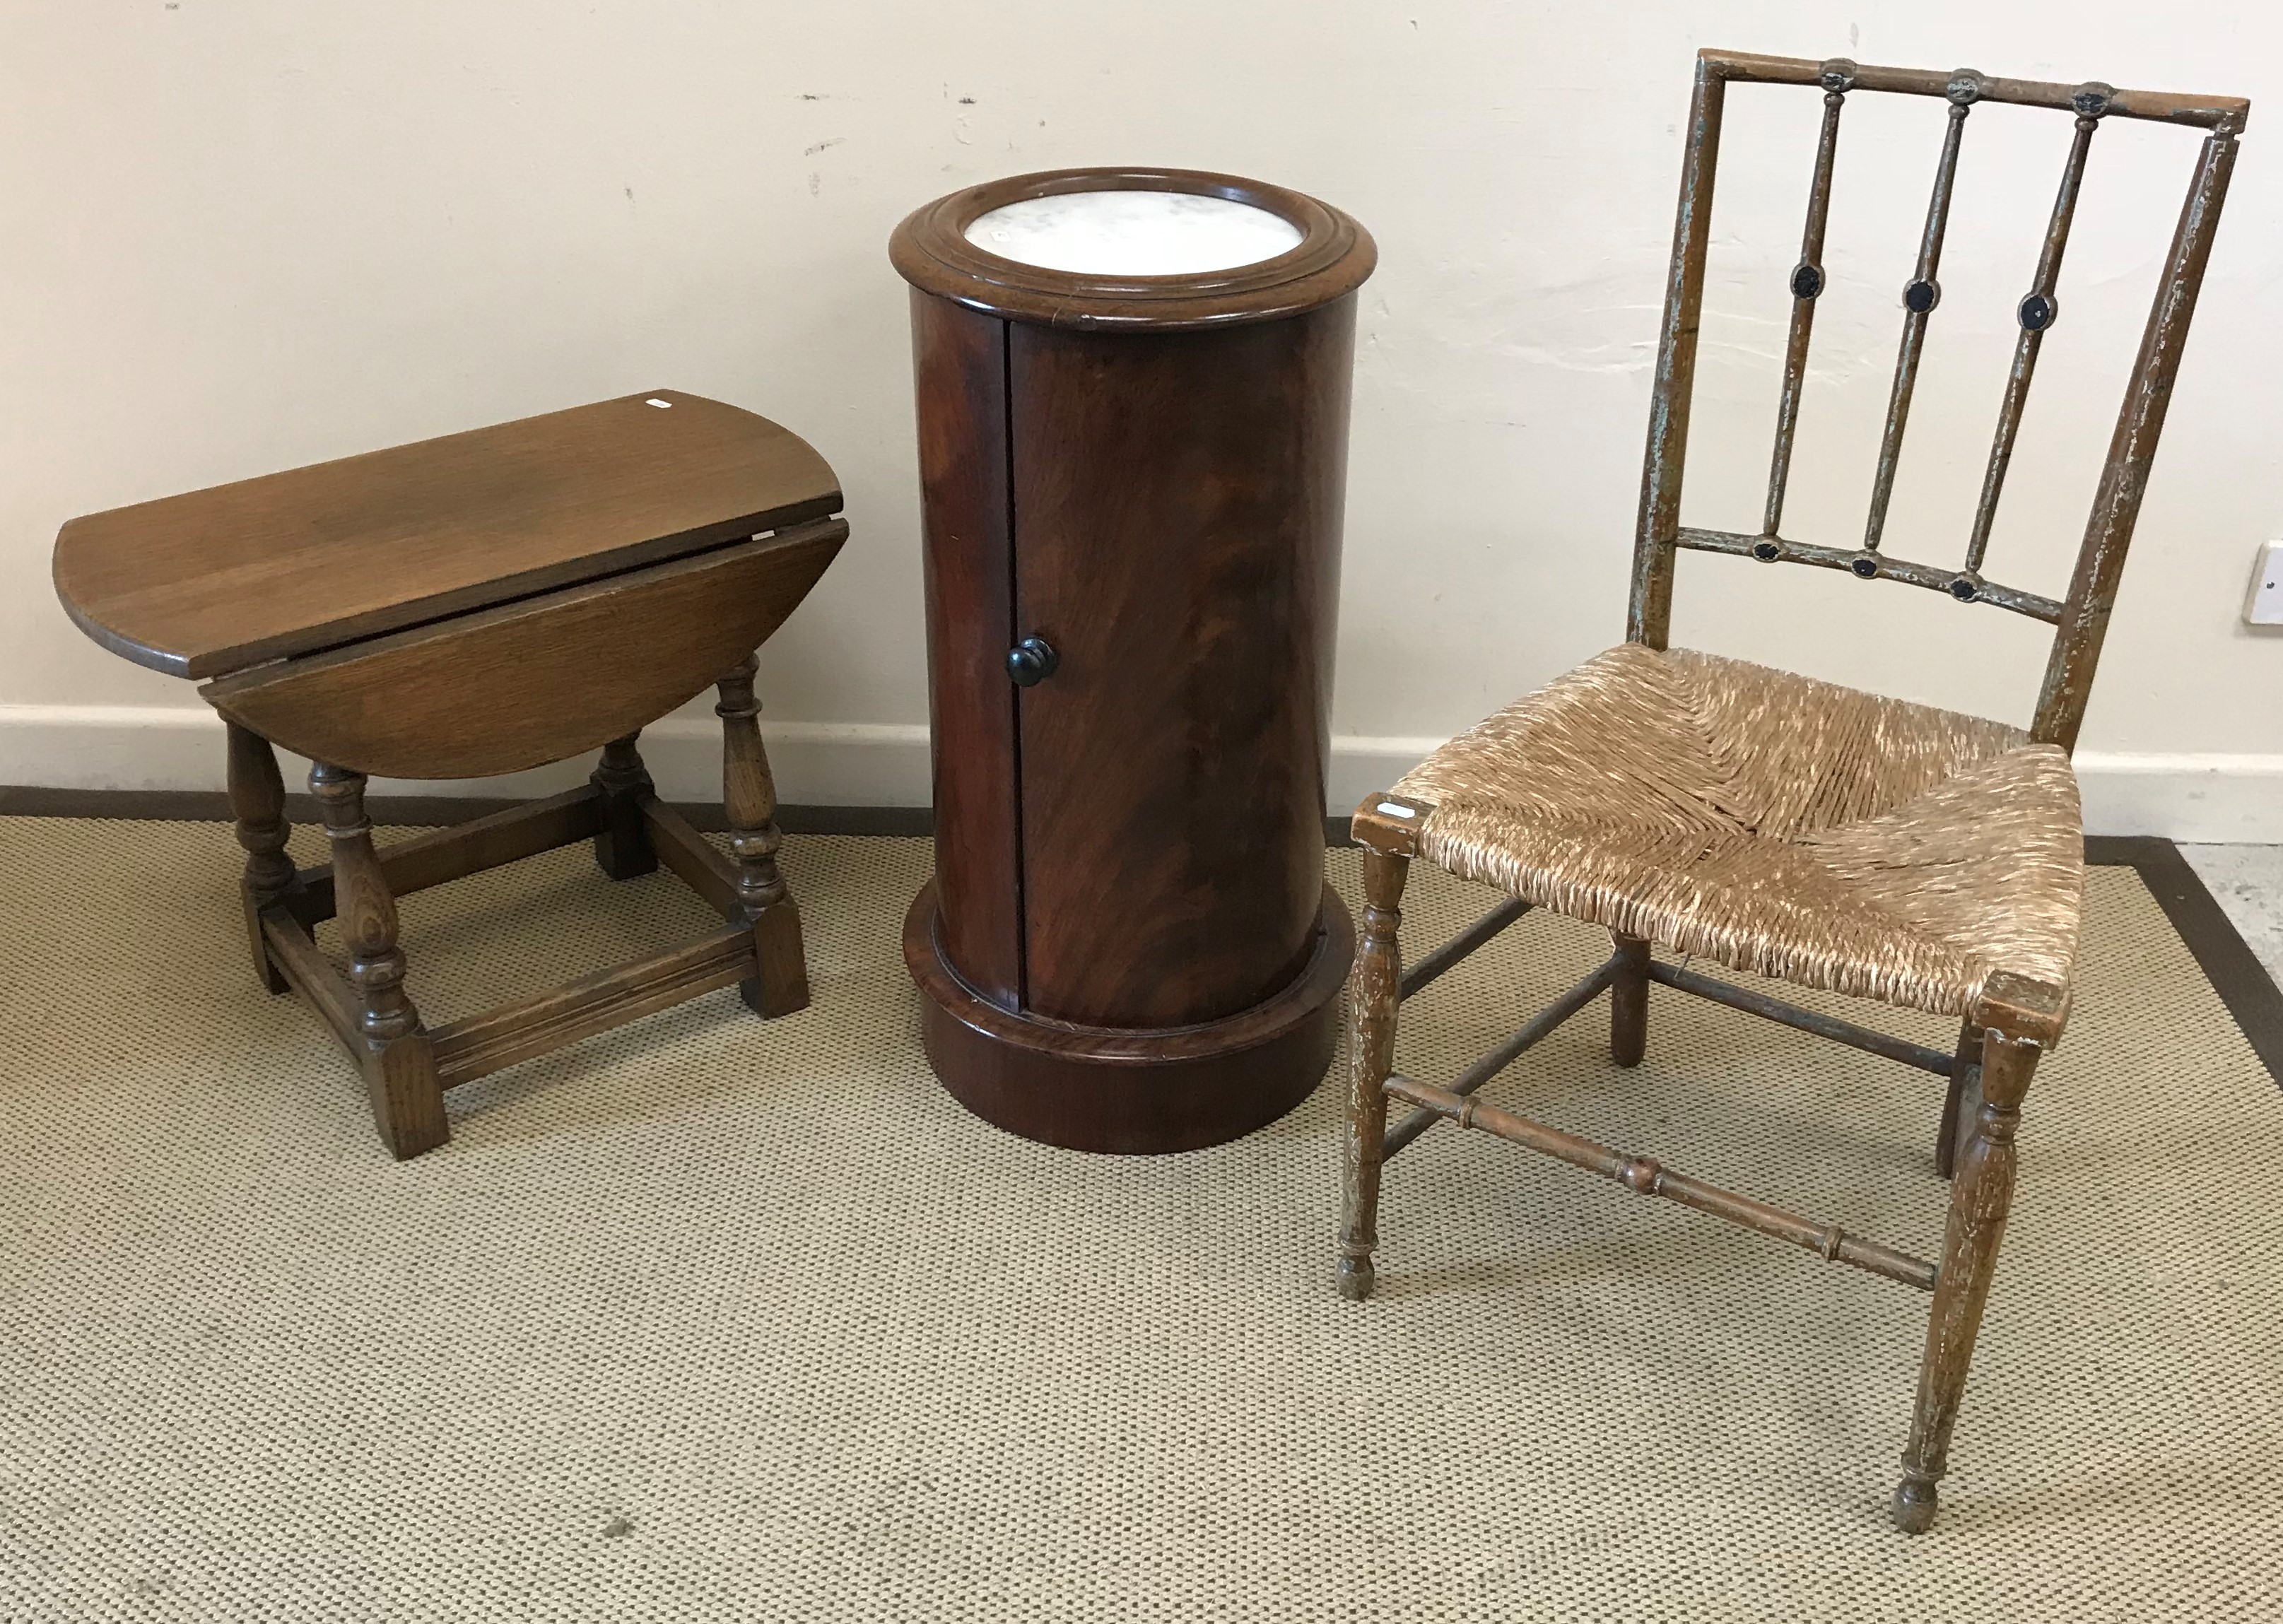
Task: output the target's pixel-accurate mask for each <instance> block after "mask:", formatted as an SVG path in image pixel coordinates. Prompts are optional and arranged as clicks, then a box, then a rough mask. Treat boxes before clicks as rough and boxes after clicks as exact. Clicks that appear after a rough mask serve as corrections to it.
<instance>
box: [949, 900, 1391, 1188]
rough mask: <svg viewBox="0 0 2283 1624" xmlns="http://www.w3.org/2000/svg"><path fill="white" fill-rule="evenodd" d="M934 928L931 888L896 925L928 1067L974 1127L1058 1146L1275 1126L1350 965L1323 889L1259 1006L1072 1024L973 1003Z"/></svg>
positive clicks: (1348, 930) (1308, 1078) (1151, 1150)
mask: <svg viewBox="0 0 2283 1624" xmlns="http://www.w3.org/2000/svg"><path fill="white" fill-rule="evenodd" d="M935 921H936V897H935V885H934V883H933V882H929V884H928V885H927V887H926V888H925V889H924V890H922V891H921V892H920V894H919V895H918V896H917V897H915V898H913V900H912V906H911V912H910V913H908V914H907V915H905V918H904V963H905V965H906V967H908V968H909V969H910V971H911V974H912V979H913V980H914V981H915V982H916V983H919V989H920V991H921V992H923V993H924V994H925V995H926V998H927V1004H926V1008H925V1011H924V1017H923V1020H924V1024H923V1036H924V1037H925V1041H926V1045H927V1057H928V1063H929V1064H930V1065H931V1066H932V1067H934V1068H935V1075H936V1076H937V1077H938V1078H939V1079H940V1080H941V1081H942V1083H943V1085H944V1087H945V1088H946V1089H947V1090H949V1091H950V1092H951V1096H952V1098H953V1099H954V1100H958V1101H959V1102H960V1104H962V1105H963V1106H965V1107H967V1108H968V1109H969V1110H970V1111H972V1112H974V1113H975V1114H976V1115H978V1116H980V1117H981V1118H983V1120H984V1121H986V1122H987V1123H992V1124H993V1125H994V1126H997V1127H1001V1128H1004V1129H1006V1130H1007V1131H1009V1132H1010V1133H1019V1134H1021V1135H1022V1136H1023V1137H1024V1138H1026V1139H1037V1140H1039V1141H1040V1142H1041V1143H1043V1144H1048V1145H1060V1146H1064V1147H1065V1148H1067V1149H1070V1150H1095V1151H1112V1152H1118V1153H1121V1154H1161V1153H1164V1152H1166V1151H1175V1150H1200V1149H1203V1148H1204V1146H1208V1145H1220V1144H1226V1143H1227V1141H1228V1140H1230V1139H1235V1138H1243V1136H1244V1135H1245V1134H1248V1133H1250V1132H1251V1131H1253V1130H1254V1129H1255V1128H1258V1127H1263V1126H1265V1125H1266V1124H1267V1123H1273V1122H1274V1121H1275V1120H1276V1119H1277V1118H1278V1117H1280V1116H1282V1115H1284V1113H1286V1112H1287V1111H1289V1110H1290V1109H1291V1108H1292V1107H1294V1106H1296V1105H1297V1104H1299V1103H1300V1101H1302V1100H1305V1099H1306V1098H1307V1097H1308V1096H1309V1094H1311V1093H1312V1092H1314V1090H1315V1087H1316V1084H1318V1083H1319V1082H1321V1081H1322V1079H1323V1076H1324V1068H1326V1067H1327V1066H1329V1065H1330V1064H1331V1060H1332V1049H1333V1046H1334V1044H1335V1042H1336V1039H1337V1037H1338V1035H1339V1034H1338V1029H1337V1022H1338V1019H1339V992H1340V987H1341V984H1342V983H1344V982H1345V981H1346V980H1347V975H1348V966H1349V964H1350V963H1351V962H1352V960H1353V959H1354V958H1355V928H1354V926H1353V925H1352V924H1351V923H1350V922H1349V921H1348V911H1347V908H1346V906H1345V905H1344V904H1342V903H1341V901H1340V899H1339V897H1337V896H1336V895H1335V894H1334V893H1333V891H1332V890H1331V888H1330V887H1329V886H1326V887H1325V888H1324V905H1323V911H1322V913H1321V914H1319V915H1318V922H1317V928H1316V951H1315V953H1314V955H1313V957H1312V958H1311V959H1310V960H1308V962H1307V964H1306V966H1305V967H1304V968H1303V969H1302V970H1301V972H1300V974H1299V975H1297V976H1295V977H1294V978H1293V980H1292V983H1291V984H1290V985H1289V986H1287V987H1286V988H1285V989H1284V990H1283V991H1282V992H1279V993H1277V994H1276V995H1275V996H1274V998H1269V999H1267V1000H1266V1002H1263V1003H1259V1004H1256V1005H1254V1006H1252V1007H1251V1008H1250V1009H1246V1010H1241V1011H1239V1012H1238V1013H1237V1014H1233V1015H1230V1016H1227V1017H1226V1018H1225V1019H1222V1020H1219V1021H1211V1022H1205V1023H1204V1024H1203V1025H1200V1026H1178V1027H1162V1028H1155V1029H1152V1028H1135V1027H1101V1026H1072V1025H1070V1024H1067V1023H1065V1022H1060V1021H1046V1020H1041V1019H1040V1018H1038V1017H1036V1016H1032V1015H1025V1014H1010V1013H1009V1011H1007V1010H1004V1009H1001V1008H1000V1007H999V1006H997V1005H996V1004H993V1003H990V1002H987V1001H986V1000H985V999H983V998H978V997H977V996H976V994H975V993H974V992H973V991H971V990H970V988H969V987H968V985H967V984H966V983H964V982H962V980H960V978H959V976H958V975H956V974H955V973H954V971H953V970H952V968H951V967H950V966H949V965H947V963H945V962H944V959H943V955H942V952H941V951H940V950H939V947H938V945H937V943H936V931H935Z"/></svg>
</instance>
